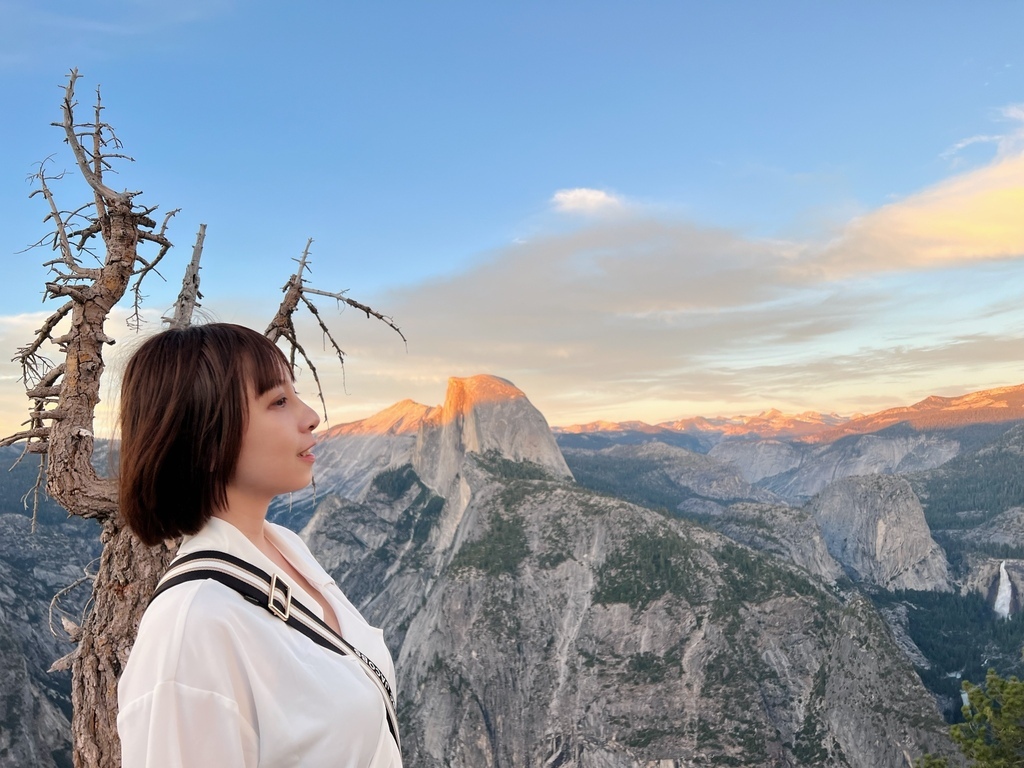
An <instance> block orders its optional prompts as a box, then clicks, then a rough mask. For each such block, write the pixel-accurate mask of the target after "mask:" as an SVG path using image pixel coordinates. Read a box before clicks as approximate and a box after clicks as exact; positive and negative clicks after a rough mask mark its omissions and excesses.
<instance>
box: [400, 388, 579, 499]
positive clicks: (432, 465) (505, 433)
mask: <svg viewBox="0 0 1024 768" xmlns="http://www.w3.org/2000/svg"><path fill="white" fill-rule="evenodd" d="M490 451H493V452H496V453H498V454H500V455H502V456H504V457H506V458H508V459H511V460H513V461H530V462H533V463H535V464H538V465H540V466H542V467H545V468H547V469H548V470H550V471H551V472H552V473H553V474H554V475H555V476H560V477H571V473H570V472H569V468H568V467H567V466H566V464H565V459H564V458H563V457H562V453H561V451H559V450H558V445H557V444H556V443H555V438H554V436H553V435H552V434H551V429H550V427H549V426H548V423H547V421H546V420H545V419H544V416H543V415H541V412H540V411H538V410H537V409H536V408H534V407H533V405H532V404H531V403H530V401H529V400H527V399H526V395H524V394H523V392H522V391H521V390H519V389H517V388H516V387H515V385H513V384H512V382H510V381H506V380H505V379H500V378H498V377H497V376H472V377H470V378H466V379H458V378H452V379H449V380H448V392H447V395H446V396H445V401H444V405H443V406H441V408H439V409H436V410H433V411H431V412H430V413H429V414H428V415H427V417H426V418H425V419H424V421H423V424H422V425H421V427H420V430H419V433H418V434H417V436H416V448H415V450H414V451H413V455H412V465H413V468H415V470H416V472H417V474H419V476H420V477H421V478H422V480H423V482H425V483H426V484H427V485H428V486H430V487H431V488H433V489H434V490H435V491H437V492H440V493H444V494H446V495H450V490H451V488H452V483H453V482H454V481H455V478H456V477H457V476H458V475H459V472H460V471H461V469H462V463H463V460H464V459H465V457H466V454H468V453H477V454H485V453H488V452H490Z"/></svg>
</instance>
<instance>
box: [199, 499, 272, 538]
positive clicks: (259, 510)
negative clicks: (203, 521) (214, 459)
mask: <svg viewBox="0 0 1024 768" xmlns="http://www.w3.org/2000/svg"><path fill="white" fill-rule="evenodd" d="M232 496H233V494H231V493H230V492H229V493H228V503H227V504H226V505H225V506H223V507H221V508H220V509H218V510H216V511H215V512H214V513H213V516H214V517H219V518H220V519H221V520H225V521H227V522H229V523H231V525H233V526H234V527H235V528H237V529H238V530H239V531H240V532H241V533H242V535H243V536H245V538H247V539H249V541H251V542H252V543H253V544H255V545H256V547H257V548H258V549H260V550H263V549H264V547H265V546H266V545H267V543H268V542H267V539H266V534H265V532H264V529H263V526H264V524H265V523H266V520H267V509H268V507H269V506H270V505H269V504H266V503H263V502H262V501H260V502H256V501H251V500H244V499H239V498H232Z"/></svg>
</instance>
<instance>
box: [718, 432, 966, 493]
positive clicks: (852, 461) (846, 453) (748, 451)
mask: <svg viewBox="0 0 1024 768" xmlns="http://www.w3.org/2000/svg"><path fill="white" fill-rule="evenodd" d="M959 451H960V444H959V443H958V442H957V441H956V440H953V439H950V438H947V437H944V436H942V435H930V434H918V433H915V432H909V431H908V433H907V434H885V435H855V436H850V437H846V438H843V439H841V440H837V441H836V442H834V443H828V444H825V445H807V444H801V443H784V442H780V441H778V440H732V441H728V442H723V443H719V444H718V445H716V446H715V447H714V448H713V449H712V450H711V451H710V452H709V454H708V455H709V456H712V457H713V458H717V459H720V460H722V461H728V462H730V463H731V464H732V465H733V466H735V467H736V468H737V469H738V470H739V472H740V474H742V475H743V477H744V478H745V479H746V480H747V481H748V482H751V483H757V484H758V485H759V486H761V487H763V488H766V489H768V490H771V491H773V492H775V493H777V494H779V495H780V496H782V497H783V498H785V499H787V500H788V501H790V502H793V503H803V502H804V501H806V500H808V499H809V498H811V497H812V496H814V494H816V493H818V492H819V491H821V490H822V489H823V488H825V486H827V485H828V484H829V483H831V482H832V481H834V480H838V479H840V478H843V477H850V476H854V475H872V474H893V473H898V472H916V471H919V470H924V469H932V468H934V467H938V466H940V465H942V464H944V463H945V462H947V461H949V460H950V459H951V458H953V457H954V456H956V455H957V453H958V452H959Z"/></svg>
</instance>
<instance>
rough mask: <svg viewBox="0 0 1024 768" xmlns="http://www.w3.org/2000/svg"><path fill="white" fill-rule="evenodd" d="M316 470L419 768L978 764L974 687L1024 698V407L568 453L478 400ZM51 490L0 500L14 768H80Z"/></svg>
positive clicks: (640, 431) (966, 407) (70, 609)
mask: <svg viewBox="0 0 1024 768" xmlns="http://www.w3.org/2000/svg"><path fill="white" fill-rule="evenodd" d="M900 416H902V417H904V418H902V419H900V418H897V417H900ZM758 430H760V431H758ZM316 455H317V467H318V469H317V481H316V487H315V489H314V488H310V489H307V490H306V491H303V492H300V493H296V494H293V496H292V498H291V499H281V500H279V501H278V502H276V503H275V505H274V506H273V507H272V509H271V516H272V518H273V519H275V520H277V521H279V522H281V523H283V524H286V525H288V526H289V527H291V528H293V529H295V530H298V531H300V532H301V534H302V535H303V537H304V538H305V539H306V540H307V541H308V543H309V544H310V547H311V548H312V549H313V550H314V552H316V553H317V556H318V557H319V558H320V559H321V562H323V563H324V565H325V567H327V568H328V570H329V571H330V572H331V574H332V576H334V577H335V578H336V579H337V580H338V582H339V583H340V584H341V585H342V587H343V589H344V590H345V592H346V594H347V595H348V596H349V597H350V599H351V600H352V601H353V602H354V603H355V604H356V605H357V606H358V607H359V608H360V610H361V611H363V613H364V614H365V615H366V616H367V618H368V619H369V620H370V621H371V622H374V623H375V624H377V625H378V626H380V627H382V628H383V629H384V632H385V636H386V638H387V639H388V642H389V644H390V645H391V648H392V651H393V653H394V655H395V659H396V662H397V667H398V673H399V688H400V695H399V704H400V719H401V722H402V728H403V733H404V737H403V739H404V743H405V745H406V751H407V754H406V764H407V765H410V766H423V767H425V768H426V767H433V766H438V767H439V766H456V767H461V766H466V767H467V768H468V766H495V767H497V766H519V765H523V766H525V765H544V766H579V767H580V768H583V766H588V767H589V766H595V768H596V767H598V766H600V767H601V768H605V767H606V766H609V767H610V766H615V767H618V766H622V767H623V768H626V767H627V766H629V767H633V766H637V767H639V766H644V767H645V768H646V767H647V766H658V768H666V767H667V766H673V767H681V766H691V765H693V766H696V765H702V766H703V765H723V766H808V767H809V766H817V765H830V766H831V765H834V766H848V767H849V768H861V767H863V768H876V767H883V766H893V767H895V766H906V765H909V764H910V761H912V760H913V759H914V758H916V757H918V756H920V755H922V754H924V753H925V752H935V753H940V754H946V755H950V756H953V757H955V755H956V751H955V749H954V748H953V746H952V744H951V742H950V741H949V739H948V736H947V735H946V730H945V728H946V723H947V721H950V720H952V719H955V718H956V717H957V715H958V709H959V686H960V683H961V681H962V680H973V681H980V680H981V679H982V678H983V677H984V672H985V669H987V668H988V667H989V666H992V667H995V668H996V669H997V670H998V671H1000V673H1002V674H1022V673H1024V669H1022V668H1021V647H1022V643H1024V619H1022V611H1021V608H1022V604H1024V599H1022V598H1021V595H1024V591H1022V590H1024V547H1022V546H1021V538H1020V534H1021V533H1022V532H1024V473H1022V472H1021V469H1022V457H1024V387H1007V388H1003V389H1000V390H990V391H988V392H984V393H973V394H971V395H965V396H963V397H959V398H928V399H927V400H926V401H923V402H922V403H919V404H917V405H915V406H909V407H906V408H901V409H891V410H890V411H885V412H882V413H881V414H876V415H874V416H864V417H858V418H852V419H843V418H841V417H837V416H835V415H834V414H833V415H827V416H821V415H818V414H801V415H800V416H799V417H797V418H795V419H794V418H790V417H786V416H785V415H784V414H780V413H778V412H766V413H765V414H761V415H760V416H759V417H752V418H738V417H737V418H729V419H703V420H689V421H687V422H685V423H684V422H675V423H666V424H661V425H653V426H652V425H644V424H641V423H638V422H631V423H623V424H608V423H602V424H594V425H585V426H583V427H574V428H564V429H556V430H552V429H551V428H550V427H549V425H548V424H547V422H546V420H545V419H544V417H543V415H542V414H541V413H540V412H539V411H537V410H536V408H534V407H533V405H532V404H531V403H530V402H529V399H528V398H527V397H526V395H525V394H524V393H522V392H521V391H520V390H518V389H517V388H516V387H515V386H514V385H513V384H511V382H508V381H505V380H503V379H499V378H496V377H493V376H476V377H470V378H466V379H452V380H451V381H450V382H449V388H448V393H447V396H446V399H445V402H444V403H443V404H441V405H439V406H423V405H419V404H416V403H413V402H411V401H405V402H403V403H398V404H396V405H395V406H393V407H392V408H389V409H387V410H385V411H383V412H381V413H379V414H377V415H375V416H372V417H370V418H368V419H366V420H363V421H360V422H354V423H352V424H347V425H340V426H336V427H334V428H332V429H331V430H329V431H327V432H325V433H324V434H323V435H322V436H321V438H320V442H319V444H318V446H317V449H316ZM16 456H17V454H16V453H13V452H2V456H0V458H2V459H3V460H5V461H6V460H8V459H10V460H11V461H13V459H14V458H16ZM34 479H35V476H34V474H33V470H32V468H30V467H27V466H21V467H19V468H18V469H17V470H16V471H15V472H13V473H10V474H8V475H6V476H4V478H3V480H2V482H0V503H2V507H0V512H2V514H0V523H2V524H3V525H5V526H6V528H5V534H6V535H5V546H4V547H3V548H2V550H0V568H2V569H4V574H5V579H4V583H5V584H12V583H19V584H23V585H27V588H25V589H21V590H19V591H18V592H17V593H13V592H12V594H11V595H9V596H8V597H9V599H8V601H7V602H6V603H5V611H4V612H3V613H0V636H2V638H3V639H4V640H3V642H2V643H0V649H2V650H3V656H2V657H0V665H2V669H3V670H4V672H3V673H4V674H5V676H6V679H7V680H8V681H9V683H10V686H5V691H7V690H15V689H16V690H18V691H19V692H20V693H19V696H21V697H22V698H21V699H18V701H21V702H22V703H20V704H19V703H17V701H15V699H13V698H11V697H9V696H8V697H7V699H5V702H6V703H5V705H4V706H5V707H6V709H5V710H4V711H3V712H0V715H2V717H0V731H2V737H3V743H4V744H6V745H8V746H7V748H6V750H7V751H5V752H0V765H22V764H27V763H24V762H21V763H19V762H16V760H23V759H24V755H26V754H29V751H32V754H42V752H41V750H44V749H45V753H46V755H49V757H44V758H41V759H39V760H37V762H36V763H32V764H38V765H44V766H47V765H58V766H62V765H67V764H68V763H67V762H66V751H65V750H66V746H67V745H66V743H63V744H62V743H61V741H60V738H57V739H56V740H54V738H53V737H52V736H50V737H44V736H43V735H42V734H44V733H46V734H53V733H57V734H60V733H62V732H66V718H67V713H68V704H67V701H66V698H63V699H62V696H66V694H62V693H61V691H64V690H66V689H65V688H64V687H63V686H65V685H66V678H61V677H60V676H54V674H53V673H49V672H47V671H46V670H47V668H48V665H49V662H52V661H53V660H55V659H56V658H58V657H60V656H63V655H64V654H66V653H68V652H69V651H70V650H71V648H72V646H71V645H70V644H69V643H67V642H66V641H62V640H60V639H58V638H55V637H54V635H53V633H52V632H51V629H50V625H51V623H52V622H53V621H56V623H57V624H61V623H62V622H61V621H60V618H59V616H58V617H57V618H56V619H51V616H50V613H51V612H50V609H49V603H50V598H51V597H52V596H53V594H55V593H56V592H58V591H60V590H61V589H62V588H63V587H64V586H68V585H70V584H72V583H74V582H76V581H78V580H79V578H80V577H81V576H82V575H83V574H84V573H86V571H87V570H88V568H89V563H90V562H91V561H92V559H94V558H95V557H96V556H97V555H98V552H99V542H98V541H97V540H96V532H95V531H91V530H89V529H88V525H85V523H86V522H87V521H82V520H77V519H72V520H65V519H64V516H63V515H62V513H61V511H60V510H59V509H55V508H53V507H52V506H44V507H43V508H42V509H41V511H40V513H39V515H38V520H37V525H36V531H35V532H34V533H33V532H31V530H30V529H31V524H30V522H29V516H28V511H27V510H26V509H25V508H24V506H23V505H22V502H21V494H23V493H24V491H25V490H26V488H27V487H30V486H31V483H32V482H34ZM87 589H88V584H87V583H86V584H85V585H84V589H83V585H79V587H78V588H77V589H76V590H75V591H73V592H72V593H69V595H68V596H67V598H66V599H65V601H64V603H62V606H63V608H64V615H65V618H66V619H67V620H68V621H69V622H71V623H70V624H67V623H65V624H64V626H65V627H66V628H70V630H71V631H72V632H73V631H74V621H73V617H79V616H80V612H81V610H83V609H84V606H85V595H83V594H81V593H82V592H83V591H87ZM997 602H998V604H999V606H1000V612H999V613H997V611H996V606H997ZM18 606H21V607H18ZM14 609H16V610H14ZM66 632H67V629H64V634H66ZM58 634H61V632H58ZM62 680H64V682H62ZM28 713H32V714H31V715H29V714H28ZM47 739H49V740H47ZM16 756H18V757H16Z"/></svg>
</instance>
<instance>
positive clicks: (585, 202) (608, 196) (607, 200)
mask: <svg viewBox="0 0 1024 768" xmlns="http://www.w3.org/2000/svg"><path fill="white" fill-rule="evenodd" d="M551 205H552V206H554V208H555V210H556V211H559V212H561V213H587V214H595V213H608V212H610V211H617V210H621V209H622V208H623V207H624V205H625V201H624V200H623V199H622V198H621V197H619V196H618V195H614V194H612V193H611V192H606V191H605V190H603V189H588V188H587V187H576V188H574V189H560V190H558V191H557V192H555V194H554V195H553V196H552V198H551Z"/></svg>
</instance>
